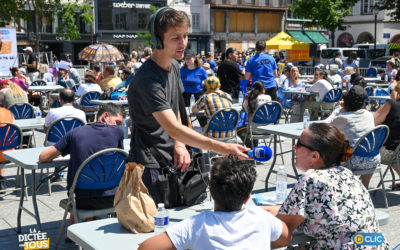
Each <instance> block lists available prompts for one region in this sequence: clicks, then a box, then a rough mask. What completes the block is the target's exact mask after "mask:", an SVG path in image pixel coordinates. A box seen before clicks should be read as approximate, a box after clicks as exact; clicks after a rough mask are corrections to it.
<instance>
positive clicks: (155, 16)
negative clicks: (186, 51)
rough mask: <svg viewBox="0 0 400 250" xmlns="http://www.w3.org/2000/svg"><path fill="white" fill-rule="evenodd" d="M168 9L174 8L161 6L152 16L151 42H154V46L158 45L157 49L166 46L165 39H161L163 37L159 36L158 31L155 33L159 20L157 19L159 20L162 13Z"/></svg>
mask: <svg viewBox="0 0 400 250" xmlns="http://www.w3.org/2000/svg"><path fill="white" fill-rule="evenodd" d="M168 10H172V8H170V7H163V8H160V9H158V10H157V11H156V13H154V14H153V16H152V17H151V22H150V28H151V42H152V43H153V45H154V46H156V49H163V48H164V43H163V40H162V39H161V37H159V36H157V35H156V33H155V25H156V21H157V19H158V20H159V19H160V18H161V17H162V15H163V14H164V13H165V12H166V11H168Z"/></svg>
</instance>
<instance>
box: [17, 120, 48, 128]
mask: <svg viewBox="0 0 400 250" xmlns="http://www.w3.org/2000/svg"><path fill="white" fill-rule="evenodd" d="M44 122H45V119H44V118H32V119H19V120H15V121H14V124H15V125H17V126H18V127H19V128H20V129H21V130H26V129H42V128H43V126H44Z"/></svg>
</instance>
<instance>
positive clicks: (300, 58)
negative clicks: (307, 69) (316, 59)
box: [286, 49, 311, 62]
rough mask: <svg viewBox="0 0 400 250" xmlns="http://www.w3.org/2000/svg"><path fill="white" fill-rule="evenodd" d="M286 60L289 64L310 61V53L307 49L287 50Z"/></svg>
mask: <svg viewBox="0 0 400 250" xmlns="http://www.w3.org/2000/svg"><path fill="white" fill-rule="evenodd" d="M286 60H288V61H289V62H304V61H311V58H310V51H309V50H308V49H288V50H287V54H286Z"/></svg>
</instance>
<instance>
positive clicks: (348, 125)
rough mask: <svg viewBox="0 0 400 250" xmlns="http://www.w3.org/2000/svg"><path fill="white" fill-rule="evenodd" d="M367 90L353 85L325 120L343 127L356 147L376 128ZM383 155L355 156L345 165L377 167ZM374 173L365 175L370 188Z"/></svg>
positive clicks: (362, 167)
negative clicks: (362, 137)
mask: <svg viewBox="0 0 400 250" xmlns="http://www.w3.org/2000/svg"><path fill="white" fill-rule="evenodd" d="M366 97H367V92H366V91H365V89H364V88H363V87H361V86H359V85H355V86H353V87H352V88H351V89H350V91H349V92H347V93H345V94H344V95H343V102H341V103H340V106H338V107H337V108H336V109H335V110H334V111H333V113H332V114H331V115H330V116H329V117H328V118H327V119H326V120H324V122H327V123H330V124H332V125H334V126H335V127H337V128H339V129H341V130H342V131H343V133H344V134H345V135H346V137H347V138H349V140H350V146H351V147H354V146H355V144H356V143H357V141H358V139H360V138H361V136H363V135H364V134H365V133H366V132H368V131H369V130H371V129H373V128H375V123H374V116H373V115H372V113H371V112H369V111H368V110H366V109H365V108H364V107H365V98H366ZM380 160H381V157H380V155H379V154H378V155H377V156H374V157H358V156H353V157H352V158H351V159H350V160H349V161H347V162H346V164H345V166H346V167H349V168H350V169H370V168H375V167H376V166H377V165H378V164H379V163H380ZM371 177H372V174H368V175H363V176H362V177H361V180H362V183H363V184H364V186H365V187H366V188H368V184H369V181H370V180H371Z"/></svg>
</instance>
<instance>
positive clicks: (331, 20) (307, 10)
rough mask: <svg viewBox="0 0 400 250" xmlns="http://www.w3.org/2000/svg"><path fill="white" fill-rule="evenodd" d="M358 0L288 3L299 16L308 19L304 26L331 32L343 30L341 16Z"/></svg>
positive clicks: (309, 0)
mask: <svg viewBox="0 0 400 250" xmlns="http://www.w3.org/2000/svg"><path fill="white" fill-rule="evenodd" d="M358 1H359V0H295V1H293V3H292V4H291V5H290V8H291V10H292V12H293V13H294V14H295V15H296V16H297V17H299V18H305V19H310V20H311V21H310V22H306V23H305V24H304V26H306V27H312V26H320V27H321V28H325V29H327V30H329V31H331V32H334V31H335V30H336V29H339V30H345V27H344V26H343V21H344V20H343V18H344V17H345V16H347V15H349V14H350V13H351V8H352V7H353V6H354V5H355V4H356V3H357V2H358Z"/></svg>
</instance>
